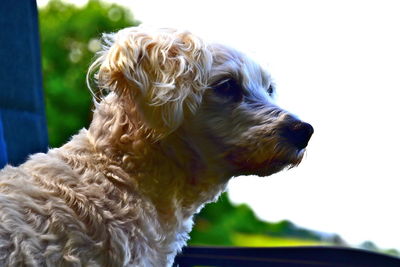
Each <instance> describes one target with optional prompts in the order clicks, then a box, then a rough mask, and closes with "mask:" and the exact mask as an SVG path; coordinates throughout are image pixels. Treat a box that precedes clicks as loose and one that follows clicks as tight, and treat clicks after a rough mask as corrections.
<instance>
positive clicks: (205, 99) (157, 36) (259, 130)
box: [91, 27, 313, 175]
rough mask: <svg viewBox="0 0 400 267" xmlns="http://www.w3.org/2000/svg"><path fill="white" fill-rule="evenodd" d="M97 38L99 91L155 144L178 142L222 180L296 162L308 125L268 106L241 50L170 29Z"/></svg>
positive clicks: (263, 76) (259, 73)
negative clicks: (220, 171)
mask: <svg viewBox="0 0 400 267" xmlns="http://www.w3.org/2000/svg"><path fill="white" fill-rule="evenodd" d="M104 40H105V44H106V45H105V48H104V49H103V51H102V52H101V53H100V56H99V57H98V59H97V60H96V62H95V63H94V64H93V65H92V67H91V69H92V70H93V69H96V68H98V71H97V73H96V78H97V81H98V86H99V88H101V89H106V90H108V91H110V92H111V94H113V95H114V96H115V97H116V98H117V99H119V103H120V105H121V106H122V107H123V109H124V110H125V111H126V113H127V114H128V115H127V116H128V117H129V116H133V115H132V114H130V112H129V110H134V111H135V113H136V115H135V120H138V119H139V120H141V122H142V124H143V125H144V126H145V127H146V128H147V129H149V131H151V132H152V133H153V136H157V139H158V140H157V141H162V140H163V139H165V140H171V138H170V137H171V136H175V137H177V138H180V139H182V140H184V141H183V142H182V143H183V144H187V146H188V148H187V149H188V150H190V151H192V152H193V153H195V154H196V155H197V156H198V157H199V161H207V162H208V163H207V164H211V165H215V166H214V167H218V168H224V169H226V170H229V171H228V172H229V175H240V174H258V175H270V174H272V173H275V172H278V171H280V170H282V169H283V168H285V167H291V166H295V165H297V164H298V163H299V162H300V161H301V159H302V157H303V154H304V149H305V147H306V146H307V143H308V141H309V139H310V137H311V135H312V133H313V128H312V127H311V125H309V124H307V123H304V122H301V121H300V120H298V119H297V118H295V117H294V116H293V115H291V114H289V113H288V112H286V111H285V110H283V109H281V108H279V107H278V106H276V105H275V104H274V101H273V95H274V90H275V89H274V86H273V85H272V84H271V79H270V77H269V75H268V74H267V73H266V72H265V71H264V70H263V69H262V68H261V67H260V66H259V65H258V64H256V63H255V62H253V61H252V60H250V59H249V58H247V57H246V56H245V55H243V54H242V53H240V52H237V51H236V50H234V49H231V48H228V47H226V46H222V45H215V44H206V43H205V42H203V41H202V40H201V39H199V38H198V37H196V36H194V35H192V34H191V33H188V32H179V31H176V30H171V29H161V30H148V29H145V28H141V27H138V28H128V29H124V30H121V31H119V32H118V33H116V34H111V35H105V36H104ZM105 100H107V98H106V99H105ZM168 138H169V139H168ZM180 149H181V148H180ZM178 153H179V152H178ZM190 160H193V158H191V159H190ZM210 162H211V163H210Z"/></svg>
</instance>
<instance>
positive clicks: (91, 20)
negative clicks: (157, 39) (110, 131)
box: [39, 0, 138, 147]
mask: <svg viewBox="0 0 400 267" xmlns="http://www.w3.org/2000/svg"><path fill="white" fill-rule="evenodd" d="M39 23H40V35H41V47H42V65H43V86H44V94H45V103H46V114H47V124H48V131H49V139H50V140H49V142H50V146H51V147H58V146H60V145H62V144H63V143H65V142H66V141H67V140H68V138H70V137H71V136H72V135H73V134H75V133H76V132H77V131H78V130H79V129H80V128H82V127H87V126H88V124H89V122H90V119H91V111H90V110H91V105H92V97H91V95H90V93H89V90H88V89H87V86H86V72H87V69H88V67H89V65H90V63H91V61H92V59H93V56H94V54H95V53H96V52H97V51H98V50H99V49H100V47H101V44H100V41H99V38H100V36H101V34H102V33H104V32H114V31H117V30H119V29H121V28H124V27H127V26H135V25H138V22H137V21H135V20H134V19H133V16H132V14H131V13H130V12H129V11H128V10H127V9H125V8H123V7H121V6H118V5H116V4H106V3H103V2H101V1H98V0H91V1H89V2H88V3H87V4H86V5H85V6H83V7H77V6H75V5H72V4H67V3H64V2H62V1H60V0H52V1H50V2H49V3H48V4H47V5H46V6H45V7H43V8H41V9H40V10H39Z"/></svg>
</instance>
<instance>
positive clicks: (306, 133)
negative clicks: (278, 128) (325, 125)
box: [281, 120, 314, 150]
mask: <svg viewBox="0 0 400 267" xmlns="http://www.w3.org/2000/svg"><path fill="white" fill-rule="evenodd" d="M313 133H314V128H313V127H312V126H311V124H308V123H306V122H302V121H297V120H296V121H294V122H291V123H289V124H287V125H286V126H285V127H284V128H283V129H282V132H281V136H282V137H284V138H285V139H286V140H287V141H288V142H289V143H290V144H292V145H294V146H295V147H296V148H297V149H299V150H301V149H303V148H305V147H306V146H307V144H308V141H309V140H310V138H311V135H312V134H313Z"/></svg>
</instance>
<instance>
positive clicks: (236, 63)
mask: <svg viewBox="0 0 400 267" xmlns="http://www.w3.org/2000/svg"><path fill="white" fill-rule="evenodd" d="M104 43H105V45H104V48H103V50H102V52H101V53H99V56H98V58H97V60H96V61H95V62H94V63H93V65H92V66H91V67H90V69H89V75H91V74H92V73H94V77H95V80H96V81H97V87H98V88H99V90H100V91H101V92H102V94H101V95H102V96H101V97H99V98H98V99H97V101H96V103H95V110H94V116H93V121H92V123H91V125H90V127H89V129H88V130H85V129H83V130H81V131H80V132H79V133H78V134H77V135H75V136H74V137H73V138H72V139H71V140H70V141H69V142H68V143H67V144H65V145H64V146H62V147H61V148H55V149H50V150H49V152H48V153H47V154H35V155H33V156H31V157H30V159H29V160H28V161H27V162H26V163H24V164H22V165H20V166H19V167H11V166H7V167H6V168H4V169H3V170H2V171H1V172H0V265H1V266H170V265H171V264H172V262H173V259H174V257H175V255H176V254H177V253H178V252H179V251H180V250H181V248H182V247H183V246H184V245H185V244H186V241H187V239H188V233H189V232H190V230H191V228H192V217H193V215H194V214H195V213H196V212H198V211H199V210H200V209H201V208H202V206H203V205H204V204H205V203H207V202H210V201H213V200H215V199H216V198H217V197H218V196H219V194H220V193H221V192H222V191H224V189H225V187H226V184H227V182H228V180H229V178H230V177H232V176H236V175H241V174H259V175H270V174H272V173H275V172H277V171H280V170H281V169H283V168H285V167H290V166H294V165H297V164H298V163H299V162H300V160H301V158H302V155H303V153H304V148H305V145H306V143H307V141H308V139H309V138H310V136H311V134H312V128H308V132H307V133H306V134H304V133H303V135H304V136H303V137H301V138H302V139H304V140H300V141H303V143H304V144H305V145H304V144H303V145H294V141H293V140H292V139H293V138H289V139H288V138H287V137H284V136H285V135H284V134H282V133H283V132H284V131H287V129H288V127H289V128H290V127H292V126H291V125H296V127H297V128H298V127H300V126H302V127H303V126H304V124H302V123H301V122H299V121H298V120H297V119H295V118H294V117H293V116H292V115H290V114H288V113H287V112H286V111H283V110H282V109H280V108H279V107H277V106H276V105H274V104H273V101H272V96H271V94H272V93H273V92H272V87H271V81H270V78H269V76H268V75H267V74H266V73H265V72H264V71H263V70H262V69H261V68H260V67H259V66H258V65H257V64H256V63H254V62H253V61H251V60H250V59H248V58H247V57H246V56H244V55H243V54H241V53H239V52H237V51H235V50H234V49H231V48H228V47H225V46H221V45H216V44H206V43H205V42H204V41H202V40H201V39H200V38H198V37H196V36H194V35H193V34H191V33H189V32H180V31H176V30H171V29H159V30H150V29H145V28H142V27H137V28H128V29H124V30H121V31H119V32H117V33H115V34H109V35H105V36H104ZM299 125H300V126H299ZM292 128H293V127H292ZM303 128H304V127H303ZM306 128H307V127H306ZM285 129H286V130H285ZM292 134H295V133H294V131H293V133H292ZM301 138H300V139H301ZM296 140H297V141H296V142H297V143H299V142H300V141H299V138H297V139H296Z"/></svg>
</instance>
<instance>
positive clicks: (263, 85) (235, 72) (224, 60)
mask: <svg viewBox="0 0 400 267" xmlns="http://www.w3.org/2000/svg"><path fill="white" fill-rule="evenodd" d="M209 47H210V50H211V52H212V55H213V64H212V66H213V67H212V71H211V77H210V80H211V82H212V83H215V82H218V80H221V79H227V78H233V79H235V80H236V81H237V82H239V83H240V84H241V85H242V86H243V88H244V89H246V90H247V91H248V92H250V93H253V94H257V95H260V94H262V95H264V96H267V95H268V94H267V92H266V90H267V89H268V88H269V87H270V86H271V83H272V82H271V76H270V74H269V73H268V72H267V71H266V70H265V69H263V68H262V67H261V66H260V65H259V64H258V63H257V62H255V61H254V60H253V59H251V58H250V57H247V56H246V55H245V54H244V53H242V52H239V51H237V50H235V49H234V48H231V47H228V46H225V45H221V44H211V45H210V46H209Z"/></svg>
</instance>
